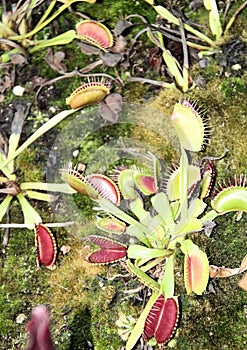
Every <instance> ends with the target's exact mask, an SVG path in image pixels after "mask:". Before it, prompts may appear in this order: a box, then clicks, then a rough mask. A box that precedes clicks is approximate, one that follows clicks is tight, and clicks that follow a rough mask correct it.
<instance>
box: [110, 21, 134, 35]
mask: <svg viewBox="0 0 247 350" xmlns="http://www.w3.org/2000/svg"><path fill="white" fill-rule="evenodd" d="M132 25H133V23H131V22H129V21H126V20H124V19H121V20H120V21H118V22H117V24H116V26H115V28H114V33H115V35H116V36H119V35H120V34H122V33H123V32H124V31H125V29H127V28H129V27H131V26H132Z"/></svg>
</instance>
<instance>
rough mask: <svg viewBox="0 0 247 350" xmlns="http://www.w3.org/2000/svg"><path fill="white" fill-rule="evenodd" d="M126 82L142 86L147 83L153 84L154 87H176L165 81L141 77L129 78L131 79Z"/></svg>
mask: <svg viewBox="0 0 247 350" xmlns="http://www.w3.org/2000/svg"><path fill="white" fill-rule="evenodd" d="M126 80H127V81H130V82H138V83H142V84H145V83H146V84H152V85H156V86H161V87H166V88H172V87H174V84H170V83H166V82H165V81H159V80H152V79H146V78H140V77H129V78H126Z"/></svg>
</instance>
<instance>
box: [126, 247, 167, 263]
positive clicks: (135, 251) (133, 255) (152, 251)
mask: <svg viewBox="0 0 247 350" xmlns="http://www.w3.org/2000/svg"><path fill="white" fill-rule="evenodd" d="M171 254H173V251H171V250H167V249H156V248H147V247H143V246H141V245H139V244H131V245H130V246H129V248H128V257H129V258H130V259H153V258H158V257H162V256H163V257H166V256H170V255H171Z"/></svg>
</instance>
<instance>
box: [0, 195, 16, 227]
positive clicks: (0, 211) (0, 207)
mask: <svg viewBox="0 0 247 350" xmlns="http://www.w3.org/2000/svg"><path fill="white" fill-rule="evenodd" d="M12 198H13V196H10V195H8V196H7V197H5V198H4V200H3V201H2V202H1V204H0V221H2V218H3V217H4V215H5V214H6V211H7V210H8V207H9V205H10V202H11V200H12Z"/></svg>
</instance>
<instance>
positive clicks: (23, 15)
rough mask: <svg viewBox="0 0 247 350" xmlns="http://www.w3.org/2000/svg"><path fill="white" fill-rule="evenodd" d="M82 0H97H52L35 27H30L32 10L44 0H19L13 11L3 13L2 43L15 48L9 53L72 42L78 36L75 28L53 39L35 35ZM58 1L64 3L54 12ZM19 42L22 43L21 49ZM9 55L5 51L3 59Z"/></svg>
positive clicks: (31, 50) (32, 50)
mask: <svg viewBox="0 0 247 350" xmlns="http://www.w3.org/2000/svg"><path fill="white" fill-rule="evenodd" d="M82 1H83V2H89V3H95V2H96V0H67V1H66V0H64V1H62V0H52V1H51V2H50V4H49V6H48V7H47V9H46V10H45V12H44V13H43V15H42V16H41V18H40V20H39V22H38V23H37V24H36V25H35V27H34V28H29V23H30V19H31V18H32V12H33V10H34V9H35V8H36V7H37V6H40V5H41V4H42V2H43V0H34V1H31V2H30V1H25V2H24V3H23V4H21V2H19V3H18V4H17V6H16V7H15V8H14V9H13V10H12V13H9V12H8V13H3V16H2V21H1V22H0V37H1V39H0V43H1V41H2V43H3V44H6V45H9V46H10V47H13V48H14V50H9V51H7V55H10V54H11V53H16V52H17V51H18V50H19V51H22V47H23V48H30V49H29V52H30V53H33V52H35V51H37V50H40V49H43V48H45V47H50V46H54V45H65V44H68V43H70V42H72V41H73V40H74V39H75V38H76V31H75V30H68V31H66V32H64V33H62V34H60V35H58V36H56V37H54V38H52V39H44V40H36V39H35V38H34V36H35V35H36V34H37V33H38V32H40V31H41V30H42V29H43V28H45V27H46V26H48V25H49V24H50V23H51V22H52V21H53V20H55V19H56V18H57V17H58V16H59V15H60V14H61V13H62V12H64V11H65V10H67V9H68V7H69V6H71V5H72V4H74V3H76V2H82ZM58 3H62V4H61V5H60V6H59V7H58V9H57V10H56V11H55V12H53V10H54V8H55V6H56V5H58ZM6 40H7V41H6ZM18 43H20V44H21V46H20V47H19V49H18V45H19V44H18ZM7 55H6V53H5V54H4V55H3V56H2V60H4V61H6V60H7Z"/></svg>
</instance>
